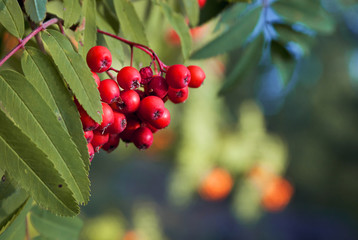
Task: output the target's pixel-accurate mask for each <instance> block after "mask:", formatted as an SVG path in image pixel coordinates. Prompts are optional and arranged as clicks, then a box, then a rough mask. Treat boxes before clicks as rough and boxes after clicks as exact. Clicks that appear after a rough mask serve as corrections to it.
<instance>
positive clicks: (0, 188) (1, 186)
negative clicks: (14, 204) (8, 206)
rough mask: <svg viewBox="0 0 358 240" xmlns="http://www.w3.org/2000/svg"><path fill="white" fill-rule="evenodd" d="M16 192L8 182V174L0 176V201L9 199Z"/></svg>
mask: <svg viewBox="0 0 358 240" xmlns="http://www.w3.org/2000/svg"><path fill="white" fill-rule="evenodd" d="M15 191H16V189H15V187H14V185H13V184H12V182H11V181H10V178H9V175H8V174H5V172H4V174H0V201H2V200H3V199H5V198H7V197H9V196H10V195H11V194H13V193H14V192H15Z"/></svg>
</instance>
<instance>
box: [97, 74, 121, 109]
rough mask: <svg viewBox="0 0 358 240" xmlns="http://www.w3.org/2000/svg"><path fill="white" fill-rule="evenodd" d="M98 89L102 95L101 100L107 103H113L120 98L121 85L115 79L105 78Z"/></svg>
mask: <svg viewBox="0 0 358 240" xmlns="http://www.w3.org/2000/svg"><path fill="white" fill-rule="evenodd" d="M98 90H99V93H100V95H101V100H102V101H103V102H105V103H108V104H111V103H112V102H115V101H117V100H118V98H119V87H118V85H117V83H116V82H115V81H114V80H113V79H105V80H103V81H102V82H101V85H100V86H99V88H98Z"/></svg>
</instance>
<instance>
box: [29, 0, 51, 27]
mask: <svg viewBox="0 0 358 240" xmlns="http://www.w3.org/2000/svg"><path fill="white" fill-rule="evenodd" d="M46 3H47V0H26V1H25V10H26V12H27V14H28V15H29V16H30V19H31V20H32V21H33V22H35V23H39V22H41V21H42V20H43V19H44V18H45V15H46Z"/></svg>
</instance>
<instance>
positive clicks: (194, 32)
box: [166, 25, 208, 46]
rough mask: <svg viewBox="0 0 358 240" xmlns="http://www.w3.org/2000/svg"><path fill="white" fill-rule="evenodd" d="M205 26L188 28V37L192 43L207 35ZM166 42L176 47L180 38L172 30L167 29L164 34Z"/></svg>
mask: <svg viewBox="0 0 358 240" xmlns="http://www.w3.org/2000/svg"><path fill="white" fill-rule="evenodd" d="M207 29H208V28H207V25H203V26H198V27H194V28H190V29H189V31H190V36H191V38H192V39H193V41H194V42H197V41H199V40H200V39H202V38H203V37H204V36H205V35H206V33H207ZM166 40H167V42H168V43H169V44H171V45H174V46H178V45H180V37H179V35H178V34H177V32H176V31H175V30H174V29H173V28H169V29H168V30H167V32H166Z"/></svg>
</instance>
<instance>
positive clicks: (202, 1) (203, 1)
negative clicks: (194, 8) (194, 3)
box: [198, 0, 206, 8]
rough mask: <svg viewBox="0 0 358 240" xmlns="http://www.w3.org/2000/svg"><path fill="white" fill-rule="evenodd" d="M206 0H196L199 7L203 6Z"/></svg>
mask: <svg viewBox="0 0 358 240" xmlns="http://www.w3.org/2000/svg"><path fill="white" fill-rule="evenodd" d="M205 3H206V0H198V4H199V7H200V8H203V7H204V6H205Z"/></svg>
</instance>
